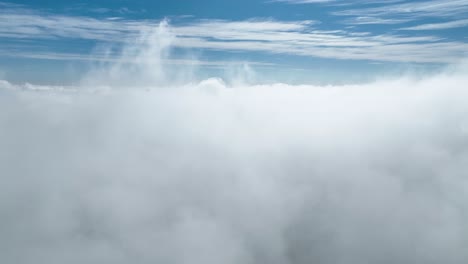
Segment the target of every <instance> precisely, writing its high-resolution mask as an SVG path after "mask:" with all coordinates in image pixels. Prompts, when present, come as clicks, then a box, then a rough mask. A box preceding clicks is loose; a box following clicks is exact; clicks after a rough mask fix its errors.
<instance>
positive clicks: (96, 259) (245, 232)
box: [0, 71, 468, 263]
mask: <svg viewBox="0 0 468 264" xmlns="http://www.w3.org/2000/svg"><path fill="white" fill-rule="evenodd" d="M467 81H468V80H467V79H466V71H463V72H461V73H459V74H457V73H452V74H449V75H440V76H436V77H431V78H427V79H423V80H419V81H415V80H411V79H401V80H394V81H380V82H376V83H372V84H367V85H356V86H336V87H333V86H332V87H314V86H290V85H286V84H276V85H255V86H236V87H226V85H225V84H223V82H222V81H221V80H218V79H209V80H206V81H203V82H201V83H198V84H194V85H186V86H183V87H179V88H174V87H172V88H164V87H154V88H155V89H151V90H149V91H148V90H138V89H137V90H117V91H115V90H111V91H103V90H101V91H96V90H95V89H94V88H92V87H89V88H90V89H87V87H80V88H76V89H70V88H57V87H38V86H33V85H27V86H15V85H12V84H9V83H6V82H2V83H1V84H0V86H1V89H0V105H1V110H2V111H1V114H0V126H1V127H2V129H1V130H0V146H1V148H0V149H1V151H0V172H1V173H0V175H1V176H0V181H1V184H0V186H1V187H0V194H1V199H0V201H1V202H0V215H2V217H1V220H0V231H1V232H0V233H2V234H3V235H2V236H1V238H0V245H1V247H0V248H1V254H0V255H1V259H2V263H38V262H40V263H65V262H66V263H83V262H86V263H129V262H134V263H154V262H161V263H316V262H319V263H466V261H467V260H468V256H467V253H466V250H465V249H466V246H467V237H468V233H467V230H466V228H465V227H466V224H465V223H466V222H467V220H468V219H467V212H468V211H467V209H468V208H467V206H466V199H467V198H468V197H467V196H466V194H467V193H468V182H467V179H466V171H467V170H468V165H467V164H468V141H467V138H468V119H467V116H468V102H467V99H466V98H468V92H467V90H466V88H465V87H464V85H463V84H464V83H467ZM91 88H92V89H91Z"/></svg>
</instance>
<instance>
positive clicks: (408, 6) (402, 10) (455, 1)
mask: <svg viewBox="0 0 468 264" xmlns="http://www.w3.org/2000/svg"><path fill="white" fill-rule="evenodd" d="M382 3H383V2H382ZM467 12H468V0H452V1H446V0H430V1H418V2H416V1H405V2H402V3H391V4H383V5H380V6H378V7H369V8H350V9H345V10H340V11H335V12H333V14H334V15H340V16H374V17H386V16H392V17H401V16H410V17H453V16H456V15H466V14H467Z"/></svg>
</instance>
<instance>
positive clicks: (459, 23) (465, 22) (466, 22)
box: [402, 19, 468, 30]
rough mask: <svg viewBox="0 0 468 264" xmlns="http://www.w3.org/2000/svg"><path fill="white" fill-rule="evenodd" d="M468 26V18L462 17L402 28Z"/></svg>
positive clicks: (429, 28) (420, 28)
mask: <svg viewBox="0 0 468 264" xmlns="http://www.w3.org/2000/svg"><path fill="white" fill-rule="evenodd" d="M466 26H468V19H460V20H454V21H449V22H443V23H430V24H422V25H417V26H413V27H406V28H402V30H441V29H449V28H460V27H466Z"/></svg>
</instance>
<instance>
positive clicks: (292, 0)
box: [267, 0, 336, 5]
mask: <svg viewBox="0 0 468 264" xmlns="http://www.w3.org/2000/svg"><path fill="white" fill-rule="evenodd" d="M330 2H336V0H270V1H267V3H287V4H297V5H300V4H321V3H330Z"/></svg>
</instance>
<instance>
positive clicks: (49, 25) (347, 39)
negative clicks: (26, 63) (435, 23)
mask: <svg viewBox="0 0 468 264" xmlns="http://www.w3.org/2000/svg"><path fill="white" fill-rule="evenodd" d="M159 22H160V21H158V20H128V19H122V18H104V19H96V18H90V17H83V16H65V15H56V14H49V13H44V12H37V11H33V10H25V9H19V8H4V9H3V10H2V11H0V38H3V39H6V40H9V41H10V42H15V41H22V40H28V41H29V42H34V41H35V40H38V39H45V40H48V41H52V42H51V43H60V42H61V41H65V40H70V39H85V40H90V41H94V42H96V43H123V42H128V41H131V40H132V39H135V38H136V37H137V36H138V35H139V34H140V33H141V32H147V31H151V30H152V29H153V28H155V27H156V26H157V24H158V23H159ZM351 23H352V22H351ZM354 23H361V24H363V23H369V24H371V23H389V24H391V23H396V21H392V20H388V21H376V20H375V19H374V18H372V17H368V18H365V19H364V18H362V19H357V20H356V21H355V22H354ZM170 30H171V32H172V33H173V34H174V35H175V36H176V39H175V40H174V42H173V43H172V45H173V46H175V47H180V48H187V49H201V50H219V51H236V52H246V53H251V52H262V53H270V54H289V55H295V56H301V57H318V58H330V59H342V60H349V59H353V60H373V61H397V62H436V63H441V62H452V61H456V60H458V59H459V58H460V57H462V56H465V54H466V53H467V52H468V43H465V42H461V41H455V40H449V39H444V38H440V37H437V36H434V35H424V36H411V35H406V34H396V33H392V32H389V33H385V34H376V33H372V32H362V31H358V30H355V31H353V30H349V29H348V30H323V29H321V24H320V22H319V21H313V20H296V21H281V20H275V19H260V18H257V19H248V20H240V21H232V20H213V19H204V20H203V19H202V20H200V19H198V20H197V19H190V20H188V21H185V22H184V23H175V24H173V25H171V28H170ZM1 47H2V46H0V48H1ZM31 50H34V49H29V51H28V52H27V53H26V52H24V51H21V50H20V51H18V52H17V54H20V53H23V54H24V56H29V57H42V58H54V57H55V58H63V56H62V55H60V54H57V55H55V56H52V55H51V52H52V50H41V51H40V54H42V55H40V54H36V55H32V54H31ZM63 53H64V54H68V55H66V56H65V57H68V58H71V59H73V56H70V54H72V53H73V51H71V50H68V51H63ZM81 54H82V52H81ZM78 57H80V56H78ZM81 57H83V56H82V55H81ZM84 59H88V58H84Z"/></svg>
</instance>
